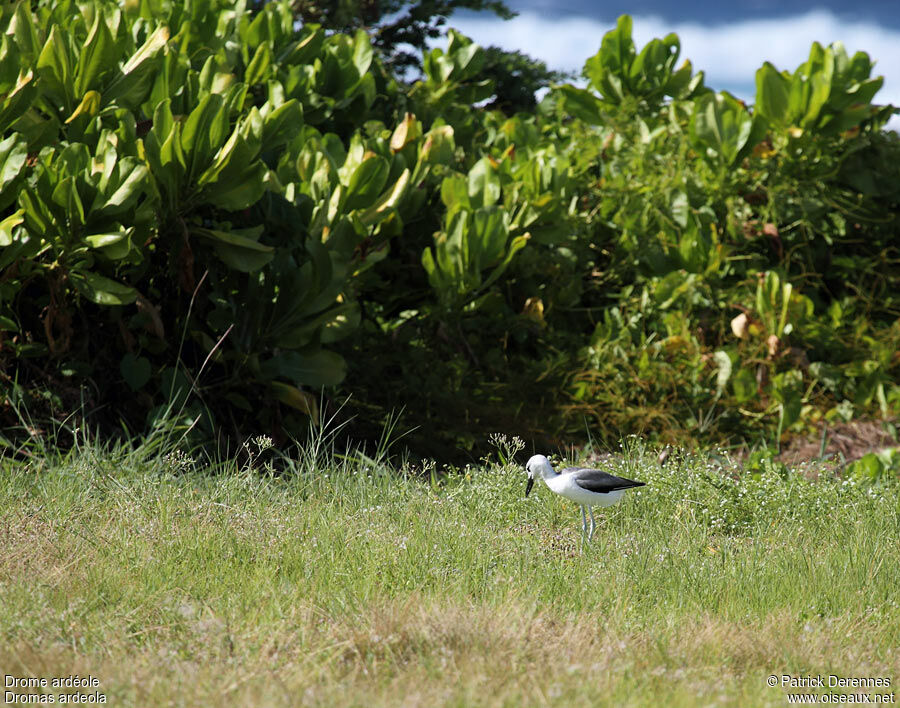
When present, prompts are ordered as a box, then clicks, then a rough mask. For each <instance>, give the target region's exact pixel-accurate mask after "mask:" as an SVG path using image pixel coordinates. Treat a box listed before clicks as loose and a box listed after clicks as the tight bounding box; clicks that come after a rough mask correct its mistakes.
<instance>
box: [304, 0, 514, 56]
mask: <svg viewBox="0 0 900 708" xmlns="http://www.w3.org/2000/svg"><path fill="white" fill-rule="evenodd" d="M292 9H293V10H294V12H295V13H296V16H297V17H298V18H299V19H301V20H302V21H303V22H304V23H317V24H320V25H322V26H323V27H327V28H329V29H333V30H336V31H338V32H354V31H356V30H358V29H362V30H365V31H366V32H368V33H369V35H370V36H371V37H372V44H373V46H374V47H375V48H376V49H377V50H378V51H379V52H380V53H381V55H382V57H383V58H384V60H385V62H386V64H387V65H388V66H389V67H391V68H392V69H394V70H396V71H399V72H403V71H404V70H407V69H418V68H420V66H421V59H420V57H421V56H422V54H424V53H425V52H426V51H427V49H428V45H429V43H430V42H431V41H432V40H434V39H437V38H438V37H440V36H441V35H442V34H443V33H444V31H445V26H446V24H447V20H448V19H449V18H450V17H451V16H452V15H453V14H454V13H455V12H456V11H458V10H470V11H475V12H484V11H486V12H492V13H494V14H495V15H497V16H498V17H501V18H503V19H510V18H512V17H514V15H515V13H513V12H512V11H511V10H510V9H509V8H508V7H507V6H506V3H504V2H501V1H500V0H413V1H412V2H410V0H330V1H328V0H326V1H322V0H295V2H294V3H293V4H292ZM410 49H412V51H410Z"/></svg>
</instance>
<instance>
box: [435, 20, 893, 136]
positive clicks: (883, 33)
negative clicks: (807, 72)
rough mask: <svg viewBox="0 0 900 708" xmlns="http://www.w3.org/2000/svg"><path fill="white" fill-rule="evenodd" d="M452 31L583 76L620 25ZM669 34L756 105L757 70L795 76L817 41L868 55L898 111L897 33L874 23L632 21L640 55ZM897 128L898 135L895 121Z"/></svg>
mask: <svg viewBox="0 0 900 708" xmlns="http://www.w3.org/2000/svg"><path fill="white" fill-rule="evenodd" d="M451 24H452V25H453V26H454V27H456V28H457V29H459V30H460V31H461V32H463V34H465V35H467V36H469V37H471V38H472V39H473V40H475V41H476V42H478V43H479V44H481V45H484V46H489V45H496V46H499V47H502V48H503V49H509V50H515V49H517V50H520V51H523V52H525V53H526V54H529V55H531V56H533V57H536V58H539V59H542V60H543V61H545V62H546V63H547V65H548V66H549V67H550V68H553V69H564V70H568V71H574V72H576V73H578V74H580V73H581V67H582V66H583V65H584V61H585V59H587V58H588V57H590V56H592V55H594V54H596V52H597V50H598V49H599V48H600V41H601V39H602V38H603V35H604V34H605V33H606V32H608V31H609V30H610V29H612V28H613V27H614V26H615V19H610V20H609V21H608V22H605V21H601V20H596V19H593V18H588V17H565V18H554V19H550V18H547V17H543V16H540V15H537V14H535V13H522V14H521V15H519V16H518V17H516V18H515V19H513V20H509V21H506V22H504V21H502V20H499V19H496V18H491V19H488V18H480V17H454V18H453V20H451ZM669 32H675V33H676V34H677V35H678V37H679V38H680V39H681V58H682V59H690V60H691V62H692V63H693V65H694V68H695V70H697V69H702V70H703V71H704V72H705V73H706V85H707V86H710V87H711V88H714V89H716V90H722V89H724V90H727V91H731V92H732V93H734V94H736V95H738V96H740V97H741V98H745V99H752V98H753V94H754V93H755V88H754V82H755V75H756V70H757V69H758V68H759V67H760V66H762V63H763V62H764V61H770V62H772V63H773V64H774V65H775V66H776V67H777V68H779V69H788V70H790V71H793V70H794V69H795V68H796V67H797V66H798V65H799V64H801V63H802V62H804V61H805V60H806V59H807V57H808V56H809V48H810V46H811V45H812V43H813V42H814V41H818V42H820V43H821V44H823V45H828V44H830V43H831V42H836V41H842V42H843V43H844V46H845V47H846V48H847V51H848V52H850V54H851V55H852V54H853V53H854V52H856V51H864V52H867V53H868V54H869V57H870V58H871V59H872V60H873V61H875V62H876V65H875V69H874V71H873V74H874V75H879V74H883V75H884V77H885V82H884V86H883V87H882V89H881V91H880V92H879V93H878V95H877V96H876V97H875V100H876V102H878V103H892V104H894V105H895V106H900V31H898V30H895V29H889V28H886V27H881V26H879V25H876V24H873V23H870V22H858V23H853V22H845V21H843V20H840V19H838V18H837V17H836V16H835V15H833V14H832V13H831V12H828V11H823V10H817V11H814V12H810V13H807V14H804V15H797V16H795V17H787V18H782V19H772V20H744V21H739V22H734V23H729V24H721V25H717V26H704V25H699V24H697V23H692V22H682V23H679V22H675V23H670V22H666V21H664V20H662V19H660V18H657V17H635V18H634V39H635V43H636V44H637V45H638V46H639V47H641V46H643V45H644V44H646V42H647V41H649V40H650V39H652V38H654V37H663V36H665V35H666V34H668V33H669ZM892 127H897V128H900V125H898V121H897V119H896V118H895V120H894V121H893V125H892Z"/></svg>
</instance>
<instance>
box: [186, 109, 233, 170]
mask: <svg viewBox="0 0 900 708" xmlns="http://www.w3.org/2000/svg"><path fill="white" fill-rule="evenodd" d="M228 128H229V125H228V113H227V112H226V110H225V100H224V99H223V98H222V96H221V95H219V94H207V95H206V96H204V97H203V99H202V100H201V101H200V105H198V106H197V107H196V108H195V109H194V110H193V111H191V114H190V115H189V116H188V119H187V120H186V121H185V122H184V128H183V129H182V131H181V149H182V151H183V152H184V159H185V163H186V165H187V179H188V182H191V181H192V180H193V178H194V177H195V176H196V175H199V174H200V173H201V172H202V171H203V170H205V169H206V168H207V167H208V166H209V164H210V162H211V161H212V158H213V155H215V154H216V152H217V151H218V150H219V148H221V147H222V143H224V142H225V139H226V138H227V137H228Z"/></svg>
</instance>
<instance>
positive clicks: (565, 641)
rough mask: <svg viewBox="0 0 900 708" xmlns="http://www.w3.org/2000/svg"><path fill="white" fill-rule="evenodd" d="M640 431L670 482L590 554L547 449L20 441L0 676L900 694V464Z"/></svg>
mask: <svg viewBox="0 0 900 708" xmlns="http://www.w3.org/2000/svg"><path fill="white" fill-rule="evenodd" d="M262 447H264V445H263V446H262ZM629 447H630V449H628V450H626V451H625V453H624V455H623V457H622V462H621V464H620V466H619V467H618V468H617V470H616V471H617V472H619V473H620V474H623V475H625V476H631V477H634V478H637V479H641V480H644V481H646V482H648V486H647V487H644V488H642V489H639V490H635V491H634V492H633V493H631V494H630V496H629V497H628V498H627V499H626V500H625V501H624V502H623V503H621V504H620V505H618V506H616V507H612V508H610V509H607V510H604V511H600V512H599V513H598V514H597V516H598V522H599V528H598V530H597V534H596V536H595V538H594V542H593V544H591V545H590V546H588V547H586V548H585V549H584V550H583V551H582V550H581V548H580V517H579V514H578V510H577V507H575V506H574V505H572V504H569V503H568V502H566V501H565V500H562V499H560V498H557V497H555V496H554V495H552V494H551V493H550V492H549V490H548V489H547V488H546V487H544V486H543V485H541V484H540V482H539V483H538V486H537V487H536V489H535V491H536V492H537V493H536V494H533V495H532V496H531V497H530V498H529V499H528V500H525V499H523V498H522V494H523V491H524V484H525V477H524V474H523V472H522V471H521V467H520V466H513V465H507V466H500V465H493V466H492V465H484V466H483V467H478V468H474V467H473V468H468V469H466V470H461V471H459V474H457V475H453V476H450V477H447V478H444V479H443V481H440V482H436V481H434V480H435V477H434V475H433V474H427V472H428V470H425V473H423V471H421V470H411V469H408V468H406V469H401V470H399V471H398V470H390V469H388V468H387V467H385V466H384V465H382V464H379V463H377V462H372V461H365V460H361V459H355V460H354V459H350V458H340V457H335V456H330V455H324V454H307V455H305V456H302V455H301V459H300V460H299V461H296V460H294V461H289V462H288V463H287V469H286V471H285V472H283V473H282V474H278V475H276V474H268V473H266V471H265V464H258V465H257V469H255V470H253V471H251V470H250V469H248V468H247V467H246V466H244V467H243V468H242V467H240V466H239V465H238V464H237V463H231V464H230V465H225V466H224V468H220V469H218V470H216V471H217V474H215V475H212V474H209V470H208V469H204V468H203V466H202V465H200V464H198V463H195V462H193V461H192V460H190V459H189V458H187V457H186V456H184V455H181V454H174V453H168V454H164V451H162V450H160V449H159V448H157V447H154V446H152V445H149V446H144V447H142V448H139V449H138V450H137V451H133V450H127V449H124V448H116V449H111V448H108V449H105V450H101V449H99V448H97V447H96V446H91V445H89V444H85V445H81V446H80V447H79V448H78V449H77V450H76V451H75V452H73V453H72V454H69V455H65V456H64V455H50V454H48V455H45V456H39V457H35V458H34V459H33V460H32V461H31V462H29V463H22V462H13V461H11V460H5V461H3V462H2V463H0V464H2V471H0V548H2V554H0V597H2V598H3V602H2V603H0V671H2V672H3V673H5V674H11V675H14V676H38V677H45V678H47V679H48V680H50V679H52V678H54V677H65V676H69V675H73V674H76V675H79V676H81V677H85V676H88V675H90V676H93V677H96V678H97V679H98V680H99V682H100V685H99V687H98V688H96V689H82V690H83V691H84V692H85V693H91V692H92V691H94V690H97V691H100V692H101V693H102V694H103V695H105V696H106V698H107V700H108V704H109V705H120V706H151V705H152V706H165V705H173V706H196V705H204V706H295V705H297V706H299V705H324V706H336V705H341V706H345V705H346V706H357V705H359V706H362V705H365V706H383V705H408V706H434V705H449V706H478V705H486V706H520V705H560V706H595V705H659V704H660V702H661V701H662V700H663V699H665V700H664V703H665V704H666V705H669V706H695V705H703V706H707V705H714V704H715V705H740V706H749V705H776V706H780V705H786V704H787V695H786V694H787V689H783V688H781V687H780V686H779V687H776V688H769V687H768V686H767V685H766V678H767V677H768V676H769V675H772V674H775V675H777V676H779V677H780V676H781V675H782V674H790V675H795V676H798V675H802V676H809V675H814V676H815V675H823V676H827V675H829V674H836V675H838V676H844V677H883V678H889V679H891V683H892V687H890V688H887V689H865V690H861V689H836V690H838V691H839V692H845V693H850V692H853V693H860V692H867V693H870V694H872V695H874V694H875V693H878V692H883V691H888V692H891V691H896V685H897V682H898V681H900V652H898V647H900V604H898V594H897V589H898V588H900V563H898V561H900V553H898V538H900V520H898V519H900V516H898V512H900V485H898V484H897V482H896V480H884V481H882V482H880V483H878V484H856V483H853V482H848V481H845V482H842V481H840V480H837V479H834V478H831V477H822V478H820V479H819V480H818V481H810V480H808V479H807V478H806V477H805V476H803V475H800V474H797V473H791V474H788V475H786V476H782V475H779V474H778V473H777V472H776V471H775V470H774V469H772V470H769V469H764V470H763V471H762V472H760V473H758V474H754V475H746V476H744V477H741V478H740V479H737V478H734V477H732V476H729V475H728V474H725V473H723V472H722V471H721V470H720V469H718V468H717V467H714V466H711V465H710V464H709V463H708V462H707V461H706V460H705V459H704V458H701V457H690V456H680V455H678V454H675V455H672V457H670V459H669V462H668V463H667V465H666V467H660V466H659V465H658V464H657V463H656V457H655V456H654V455H652V454H651V453H650V451H644V450H642V449H641V448H640V446H639V445H636V444H633V445H630V446H629ZM270 453H271V451H269V452H268V453H266V452H262V453H261V454H259V455H258V457H261V458H265V455H266V454H270ZM260 468H261V469H260ZM600 517H602V521H600ZM779 680H780V679H779ZM48 690H49V689H48Z"/></svg>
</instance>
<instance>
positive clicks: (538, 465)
mask: <svg viewBox="0 0 900 708" xmlns="http://www.w3.org/2000/svg"><path fill="white" fill-rule="evenodd" d="M525 470H526V471H527V472H528V485H527V486H526V487H525V496H526V497H527V496H528V494H529V492H531V488H532V487H533V486H534V477H535V475H540V476H541V479H543V480H544V482H546V484H547V486H548V487H550V490H551V491H553V492H556V493H557V494H559V495H560V496H561V497H565V498H566V499H571V500H572V501H573V502H576V503H577V504H580V505H581V532H582V533H587V535H588V541H590V540H591V538H592V537H593V535H594V529H595V528H596V526H597V523H596V522H595V521H594V512H593V510H592V509H591V507H593V506H612V505H613V504H615V503H616V502H617V501H619V500H620V499H621V498H622V497H623V496H624V494H625V490H626V489H633V488H634V487H643V486H644V485H645V484H646V482H635V481H634V480H633V479H625V478H624V477H616V476H615V475H612V474H610V473H609V472H604V471H603V470H592V469H588V468H586V467H567V468H566V469H564V470H563V471H562V472H557V471H556V470H554V469H553V465H551V464H550V460H548V459H547V458H546V457H544V456H543V455H534V456H533V457H532V458H531V459H530V460H528V464H526V465H525ZM585 507H587V509H588V513H589V514H590V516H591V528H590V531H588V525H587V518H586V517H585V514H584V508H585Z"/></svg>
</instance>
